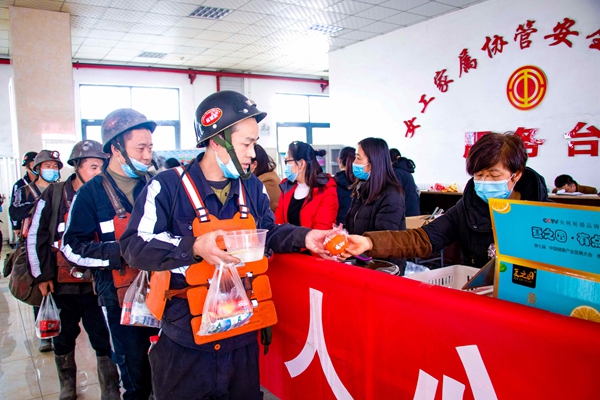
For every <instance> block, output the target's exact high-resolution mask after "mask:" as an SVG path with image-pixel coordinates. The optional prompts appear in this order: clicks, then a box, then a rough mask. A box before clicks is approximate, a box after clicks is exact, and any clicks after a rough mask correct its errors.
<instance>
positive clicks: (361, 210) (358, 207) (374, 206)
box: [346, 137, 406, 273]
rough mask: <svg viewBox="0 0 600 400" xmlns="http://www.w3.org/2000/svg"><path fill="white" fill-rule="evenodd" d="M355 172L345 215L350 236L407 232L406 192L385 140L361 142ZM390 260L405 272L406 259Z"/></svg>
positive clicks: (353, 168)
mask: <svg viewBox="0 0 600 400" xmlns="http://www.w3.org/2000/svg"><path fill="white" fill-rule="evenodd" d="M352 172H353V173H354V176H356V178H357V179H358V180H357V181H356V182H355V183H354V185H353V192H352V204H351V205H350V211H349V212H348V215H346V229H347V230H348V233H350V234H355V235H362V234H363V233H365V232H367V231H386V230H394V231H396V230H404V229H406V219H405V217H404V193H403V192H402V186H400V183H399V182H398V179H397V178H396V175H395V174H394V170H393V168H392V162H391V160H390V153H389V148H388V145H387V143H386V141H385V140H383V139H379V138H372V137H370V138H366V139H363V140H361V141H360V142H358V148H357V151H356V158H355V160H354V162H353V164H352ZM389 261H391V262H393V263H394V264H396V265H398V267H399V268H400V271H401V273H403V272H404V267H405V266H406V261H405V260H404V259H402V258H392V259H389Z"/></svg>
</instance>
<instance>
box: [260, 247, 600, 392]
mask: <svg viewBox="0 0 600 400" xmlns="http://www.w3.org/2000/svg"><path fill="white" fill-rule="evenodd" d="M268 275H269V278H270V280H271V286H272V290H273V299H274V300H275V304H276V307H277V314H278V317H279V322H278V324H277V325H276V326H274V327H273V343H272V344H271V346H270V349H269V354H268V355H267V356H265V357H263V356H261V360H260V362H261V365H260V367H261V383H262V385H263V386H265V387H266V388H267V389H268V390H270V391H271V392H272V393H273V394H275V395H276V396H278V397H279V398H280V399H282V400H287V399H302V400H307V399H310V400H314V399H335V398H336V397H337V398H339V399H350V398H353V399H376V400H383V399H408V400H411V399H414V400H459V399H466V400H469V399H475V400H483V399H486V400H488V399H496V398H497V399H502V400H520V399H527V400H534V399H544V400H548V399H560V400H565V399H577V400H584V399H590V400H592V399H600V386H599V385H598V383H597V381H596V379H598V378H599V377H600V325H599V324H596V323H593V322H588V321H582V320H577V319H574V318H569V317H564V316H561V315H558V314H553V313H550V312H546V311H540V310H535V309H533V308H529V307H526V306H521V305H518V304H513V303H509V302H505V301H502V300H496V299H492V298H486V297H479V296H478V295H475V294H471V293H463V292H460V291H458V290H453V289H447V288H443V287H437V286H430V285H428V284H425V283H420V282H417V281H412V280H409V279H405V278H400V277H395V276H390V275H386V274H384V273H381V272H377V271H370V270H366V269H362V268H358V267H353V266H348V265H344V264H338V263H335V262H330V261H325V260H322V259H319V258H313V257H308V256H303V255H298V254H287V255H283V254H277V255H276V256H275V258H274V260H273V262H271V264H270V266H269V272H268ZM319 298H321V299H322V300H321V302H322V304H321V307H319V303H320V301H319ZM311 299H312V300H311ZM311 301H312V307H311ZM311 308H312V312H313V324H312V328H311V339H310V340H309V341H308V344H307V338H308V336H309V326H310V325H311ZM319 310H320V312H321V313H322V319H321V321H319V318H318V314H319ZM320 322H322V324H321V323H320ZM321 326H322V330H321V328H320V327H321ZM303 349H304V350H303ZM301 353H302V355H300V354H301ZM299 355H300V356H299ZM292 360H294V361H293V362H292V363H288V364H287V365H286V362H290V361H292ZM323 365H325V366H328V367H325V368H324V367H323ZM288 367H290V368H289V369H288ZM305 367H306V368H305ZM292 374H293V375H295V376H294V377H292ZM334 391H335V393H336V394H334ZM463 391H464V393H463Z"/></svg>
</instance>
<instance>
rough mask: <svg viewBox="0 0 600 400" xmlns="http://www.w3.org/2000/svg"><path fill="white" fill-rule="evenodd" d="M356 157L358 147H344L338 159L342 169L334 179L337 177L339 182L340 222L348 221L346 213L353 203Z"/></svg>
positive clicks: (336, 181) (338, 220) (336, 179)
mask: <svg viewBox="0 0 600 400" xmlns="http://www.w3.org/2000/svg"><path fill="white" fill-rule="evenodd" d="M354 157H356V149H355V148H354V147H344V148H343V149H342V150H340V155H339V157H338V159H337V162H338V165H339V167H340V171H339V172H338V173H337V174H335V176H334V177H333V179H335V183H336V184H337V196H338V203H339V204H340V208H339V209H338V215H337V219H336V221H337V223H338V224H343V223H345V222H346V215H347V214H348V210H350V204H351V203H352V184H353V183H354V181H356V177H355V176H354V174H353V173H352V163H353V162H354Z"/></svg>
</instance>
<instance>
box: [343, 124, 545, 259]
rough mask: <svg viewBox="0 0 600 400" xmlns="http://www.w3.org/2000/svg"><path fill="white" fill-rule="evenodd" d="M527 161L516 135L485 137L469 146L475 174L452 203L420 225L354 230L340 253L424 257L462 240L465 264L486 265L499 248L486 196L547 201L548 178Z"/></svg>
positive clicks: (469, 162) (471, 170)
mask: <svg viewBox="0 0 600 400" xmlns="http://www.w3.org/2000/svg"><path fill="white" fill-rule="evenodd" d="M526 162H527V151H526V149H525V146H524V145H523V141H522V140H521V139H520V138H519V137H518V136H515V135H514V134H512V133H507V134H500V133H489V134H487V135H485V136H483V137H482V138H481V139H479V140H478V141H477V142H476V143H475V145H474V146H473V148H471V151H469V156H468V157H467V172H468V173H469V175H471V176H473V178H471V179H470V180H469V181H468V182H467V184H466V186H465V190H464V192H463V197H462V199H460V200H459V201H458V203H457V204H456V205H455V206H454V207H452V208H450V209H449V210H448V211H447V212H446V213H445V214H444V215H442V216H441V217H439V218H437V219H435V220H434V221H432V222H431V223H430V224H428V225H425V226H424V227H422V228H417V229H409V230H406V231H382V232H366V233H365V234H364V236H358V235H350V236H349V243H350V245H349V246H348V249H347V252H346V253H344V254H343V255H342V256H343V257H349V256H355V255H358V254H361V253H364V252H368V253H367V254H368V255H369V256H371V257H374V258H388V257H399V258H413V257H420V258H425V257H429V256H430V255H431V254H432V253H433V252H436V251H440V250H442V249H443V248H444V247H446V246H448V245H450V244H452V243H454V242H458V243H459V245H460V247H461V251H462V258H463V264H464V265H469V266H473V267H477V268H481V267H483V266H484V265H485V264H486V263H487V262H488V261H489V259H490V258H491V255H493V253H495V251H494V246H493V244H494V234H493V231H492V221H491V216H490V210H489V206H488V204H487V203H488V199H490V198H499V199H514V200H530V201H548V194H547V190H548V189H547V187H546V182H545V181H544V178H543V177H542V176H541V175H539V174H538V173H537V172H535V171H534V170H533V169H531V168H529V167H526V166H525V163H526Z"/></svg>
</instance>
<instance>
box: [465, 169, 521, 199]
mask: <svg viewBox="0 0 600 400" xmlns="http://www.w3.org/2000/svg"><path fill="white" fill-rule="evenodd" d="M513 175H514V174H513ZM513 175H511V176H510V178H508V179H506V180H503V181H475V180H474V183H475V193H477V196H479V197H480V198H481V199H482V200H483V201H485V202H486V203H487V202H488V200H489V199H507V198H508V196H510V194H511V193H512V190H509V189H508V181H510V180H511V179H512V177H513ZM513 189H514V187H513Z"/></svg>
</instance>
